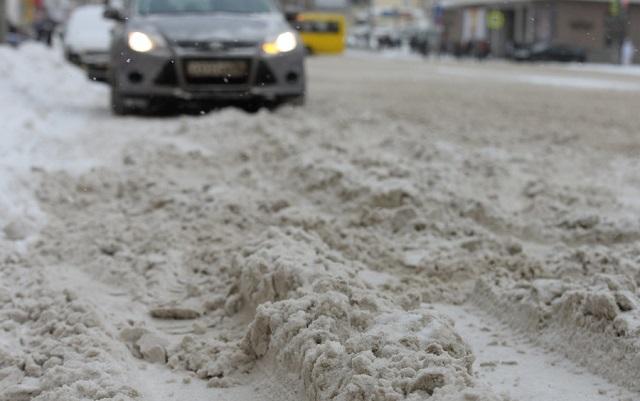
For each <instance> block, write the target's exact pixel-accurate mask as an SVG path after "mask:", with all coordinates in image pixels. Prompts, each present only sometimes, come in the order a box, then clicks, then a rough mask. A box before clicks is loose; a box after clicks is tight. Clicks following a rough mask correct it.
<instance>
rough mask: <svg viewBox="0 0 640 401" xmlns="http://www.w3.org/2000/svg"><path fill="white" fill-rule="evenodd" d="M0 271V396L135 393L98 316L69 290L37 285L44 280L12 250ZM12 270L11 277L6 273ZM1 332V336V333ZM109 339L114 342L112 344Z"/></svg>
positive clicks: (49, 399) (125, 398)
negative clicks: (11, 254)
mask: <svg viewBox="0 0 640 401" xmlns="http://www.w3.org/2000/svg"><path fill="white" fill-rule="evenodd" d="M2 263H3V265H4V266H5V267H7V266H8V267H10V268H4V269H2V271H1V272H0V274H1V276H0V278H1V279H2V282H5V283H6V282H13V283H14V284H15V283H19V284H20V285H19V286H15V287H12V288H7V287H5V286H1V285H0V301H1V302H0V304H1V306H0V318H1V320H2V330H3V336H2V338H9V339H10V341H9V342H8V343H4V342H0V400H2V401H55V400H62V399H64V400H65V401H81V400H87V399H92V400H97V399H114V400H116V399H117V400H121V401H132V400H134V399H136V398H137V397H138V396H139V394H138V392H137V391H136V390H135V389H134V388H133V387H132V385H131V384H132V383H131V384H129V383H130V382H129V381H128V379H127V377H126V374H125V372H126V370H127V369H128V366H127V363H126V362H125V360H126V354H125V353H123V352H122V349H119V347H118V345H117V343H116V342H114V340H113V338H112V337H111V334H110V333H109V331H108V329H107V328H106V327H104V326H103V323H102V320H101V317H100V316H99V315H98V314H97V313H96V311H94V310H92V309H91V308H90V307H88V306H87V305H86V304H84V303H83V302H81V301H78V300H77V297H76V295H75V294H74V293H73V292H71V291H64V292H59V291H53V290H51V289H49V288H46V287H43V286H42V282H43V281H44V280H45V279H44V277H43V276H42V275H41V274H38V273H35V272H34V271H33V270H32V268H30V267H27V266H26V262H25V261H24V260H22V259H20V258H19V257H16V256H6V258H5V259H4V260H3V262H2ZM11 276H12V277H11ZM5 336H6V337H5ZM114 345H115V346H114Z"/></svg>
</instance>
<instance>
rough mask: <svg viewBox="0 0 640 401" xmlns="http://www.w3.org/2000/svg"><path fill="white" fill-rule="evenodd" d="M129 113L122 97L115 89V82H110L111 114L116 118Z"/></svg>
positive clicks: (129, 110)
mask: <svg viewBox="0 0 640 401" xmlns="http://www.w3.org/2000/svg"><path fill="white" fill-rule="evenodd" d="M131 111H132V110H131V109H130V108H129V107H128V106H127V105H126V103H125V98H124V96H122V94H121V93H120V91H118V89H116V84H115V82H111V112H112V113H113V114H114V115H116V116H126V115H127V114H130V113H131Z"/></svg>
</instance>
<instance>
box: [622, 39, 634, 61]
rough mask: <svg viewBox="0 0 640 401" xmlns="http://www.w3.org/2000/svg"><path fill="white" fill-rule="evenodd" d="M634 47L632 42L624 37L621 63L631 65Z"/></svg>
mask: <svg viewBox="0 0 640 401" xmlns="http://www.w3.org/2000/svg"><path fill="white" fill-rule="evenodd" d="M635 52H636V49H635V47H634V46H633V42H632V41H631V39H630V38H626V39H625V40H624V42H622V49H621V54H622V65H631V64H633V58H634V56H635Z"/></svg>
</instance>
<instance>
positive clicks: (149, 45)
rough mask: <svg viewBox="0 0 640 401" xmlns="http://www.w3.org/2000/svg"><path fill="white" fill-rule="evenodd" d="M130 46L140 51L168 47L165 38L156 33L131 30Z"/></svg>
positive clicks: (145, 51)
mask: <svg viewBox="0 0 640 401" xmlns="http://www.w3.org/2000/svg"><path fill="white" fill-rule="evenodd" d="M128 42H129V48H131V50H133V51H136V52H139V53H147V52H150V51H151V50H154V49H158V48H164V47H166V42H165V40H164V38H163V37H162V36H161V35H159V34H156V33H152V32H141V31H131V32H129V41H128Z"/></svg>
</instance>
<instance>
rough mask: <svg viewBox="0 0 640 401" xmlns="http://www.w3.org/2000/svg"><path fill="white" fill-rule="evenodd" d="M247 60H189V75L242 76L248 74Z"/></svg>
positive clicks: (194, 76)
mask: <svg viewBox="0 0 640 401" xmlns="http://www.w3.org/2000/svg"><path fill="white" fill-rule="evenodd" d="M247 73H248V67H247V62H246V61H237V60H234V61H189V62H187V75H189V76H190V77H193V78H209V77H229V78H232V77H242V76H245V75H247Z"/></svg>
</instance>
